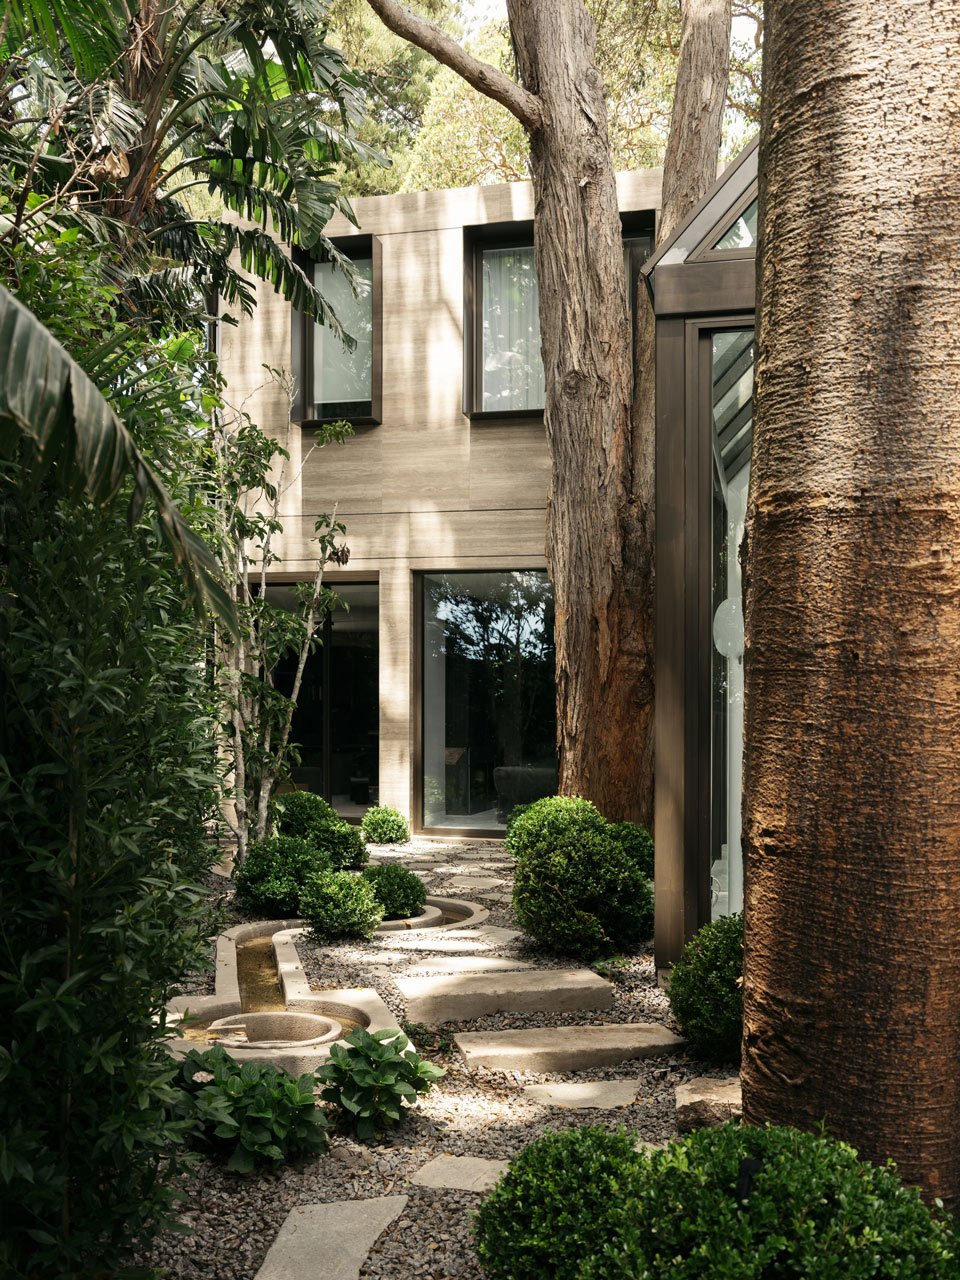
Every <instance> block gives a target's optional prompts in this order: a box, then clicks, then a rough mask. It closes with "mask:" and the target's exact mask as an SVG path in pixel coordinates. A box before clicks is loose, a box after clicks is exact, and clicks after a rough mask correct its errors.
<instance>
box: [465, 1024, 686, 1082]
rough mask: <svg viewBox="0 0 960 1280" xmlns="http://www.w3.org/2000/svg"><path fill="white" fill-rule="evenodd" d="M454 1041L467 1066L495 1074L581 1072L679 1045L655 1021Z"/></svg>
mask: <svg viewBox="0 0 960 1280" xmlns="http://www.w3.org/2000/svg"><path fill="white" fill-rule="evenodd" d="M453 1041H454V1044H455V1045H456V1046H457V1048H458V1049H459V1050H460V1052H461V1053H462V1054H463V1058H464V1061H465V1062H466V1064H467V1066H468V1067H488V1068H490V1069H492V1070H494V1071H585V1070H587V1068H589V1067H610V1066H613V1065H614V1063H617V1062H626V1061H627V1060H628V1059H632V1058H654V1057H658V1056H660V1055H662V1054H667V1053H675V1052H676V1051H677V1050H678V1049H679V1048H680V1047H681V1046H682V1044H683V1041H682V1040H681V1039H680V1037H679V1036H675V1035H674V1034H673V1032H672V1031H668V1030H667V1029H666V1027H663V1026H661V1025H660V1024H659V1023H658V1022H623V1023H613V1024H608V1025H606V1026H602V1027H589V1026H581V1027H530V1028H528V1029H525V1030H522V1031H465V1032H462V1033H461V1034H460V1035H458V1036H454V1037H453Z"/></svg>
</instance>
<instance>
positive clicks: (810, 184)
mask: <svg viewBox="0 0 960 1280" xmlns="http://www.w3.org/2000/svg"><path fill="white" fill-rule="evenodd" d="M958 65H960V13H958V10H957V7H956V5H955V4H954V3H952V0H929V3H928V4H924V5H922V6H921V5H915V4H912V3H907V2H906V0H899V2H897V0H894V2H893V3H891V4H888V5H886V6H884V8H883V10H882V12H881V13H879V14H878V11H877V6H876V5H875V4H870V3H867V0H847V3H845V4H844V5H842V6H839V7H837V6H833V7H831V8H829V10H827V9H824V8H823V7H822V6H817V5H801V4H796V3H787V0H768V4H767V6H766V47H765V51H764V71H763V105H762V125H761V149H760V175H761V176H760V184H761V185H760V224H761V229H760V246H759V263H758V270H759V281H760V283H759V297H760V299H761V300H762V305H761V310H760V313H759V330H758V358H757V389H756V400H755V408H756V438H755V442H754V452H753V471H752V475H751V489H750V501H749V512H748V526H747V539H748V558H747V569H748V572H747V590H746V634H747V642H746V766H745V792H744V852H745V859H746V958H745V984H744V1063H743V1095H744V1114H745V1118H746V1119H747V1120H748V1121H749V1122H750V1123H753V1124H759V1123H762V1122H764V1121H768V1120H769V1121H775V1122H778V1123H787V1124H793V1125H796V1126H799V1127H801V1128H811V1127H813V1126H816V1125H817V1124H819V1123H820V1122H821V1121H822V1120H824V1119H825V1120H826V1122H827V1125H828V1127H829V1130H830V1132H831V1133H832V1134H835V1135H837V1136H839V1137H842V1138H845V1139H847V1140H848V1141H850V1142H851V1143H852V1144H853V1145H854V1146H855V1147H856V1148H857V1149H858V1150H859V1152H860V1154H861V1155H862V1156H863V1157H865V1158H868V1159H871V1160H883V1159H885V1158H886V1157H888V1156H889V1157H892V1158H893V1159H894V1160H896V1161H897V1163H898V1164H899V1166H900V1169H901V1173H902V1175H903V1177H904V1179H905V1180H906V1181H907V1182H908V1183H915V1184H919V1185H920V1186H921V1188H922V1189H923V1191H924V1193H925V1195H927V1196H928V1197H933V1196H940V1197H942V1198H943V1199H944V1201H946V1202H947V1203H948V1204H950V1205H954V1206H956V1205H957V1203H958V1202H960V1143H958V1142H957V1117H958V1116H960V771H958V761H960V612H958V607H957V601H958V598H960V556H958V551H957V548H958V547H960V389H958V354H957V317H958V314H960V220H958V217H957V210H958V208H960V165H958V163H957V156H958V154H960V116H958V113H957V105H956V76H955V75H954V74H953V73H952V69H953V68H956V67H957V66H958ZM948 69H951V70H950V72H949V74H948Z"/></svg>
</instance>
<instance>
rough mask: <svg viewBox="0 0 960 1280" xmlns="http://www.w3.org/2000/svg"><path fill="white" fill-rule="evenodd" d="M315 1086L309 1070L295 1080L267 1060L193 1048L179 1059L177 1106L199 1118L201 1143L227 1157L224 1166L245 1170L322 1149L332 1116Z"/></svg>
mask: <svg viewBox="0 0 960 1280" xmlns="http://www.w3.org/2000/svg"><path fill="white" fill-rule="evenodd" d="M315 1085H316V1078H315V1077H314V1076H312V1075H305V1076H301V1077H300V1078H299V1080H295V1079H294V1078H293V1077H292V1076H290V1075H289V1074H288V1073H287V1072H286V1071H280V1070H278V1069H277V1068H276V1067H272V1066H269V1065H265V1064H261V1063H257V1062H245V1063H244V1064H243V1065H242V1066H241V1065H240V1064H239V1063H237V1062H235V1061H234V1060H233V1058H231V1057H229V1055H228V1054H227V1053H226V1052H225V1050H223V1049H221V1048H219V1047H215V1048H213V1049H208V1050H207V1051H206V1053H198V1052H197V1051H196V1050H195V1049H193V1050H191V1051H190V1053H188V1054H187V1056H186V1058H184V1061H183V1098H182V1103H181V1110H182V1111H183V1112H184V1113H185V1114H186V1115H187V1116H188V1117H190V1118H191V1119H193V1120H195V1121H196V1122H197V1124H198V1126H199V1134H200V1143H201V1145H203V1146H206V1147H208V1148H210V1149H211V1150H213V1151H214V1152H216V1153H218V1154H220V1155H226V1156H228V1157H229V1158H228V1159H227V1168H228V1169H232V1170H233V1171H234V1172H235V1173H249V1172H250V1170H251V1169H252V1168H253V1167H254V1164H256V1163H257V1162H263V1161H268V1162H271V1163H273V1164H275V1165H277V1164H281V1163H283V1162H285V1161H289V1160H293V1159H296V1158H297V1157H301V1156H313V1155H319V1154H320V1153H321V1152H323V1151H326V1149H327V1147H328V1145H329V1143H328V1141H327V1135H326V1132H325V1130H326V1129H329V1128H330V1121H329V1119H328V1118H327V1116H326V1115H325V1114H324V1112H323V1111H321V1110H320V1109H319V1108H318V1107H317V1105H316V1101H315V1099H314V1096H313V1090H314V1086H315Z"/></svg>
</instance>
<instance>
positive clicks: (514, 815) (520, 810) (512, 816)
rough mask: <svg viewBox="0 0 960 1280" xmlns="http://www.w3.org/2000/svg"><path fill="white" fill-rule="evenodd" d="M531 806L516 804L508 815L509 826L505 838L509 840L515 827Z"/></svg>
mask: <svg viewBox="0 0 960 1280" xmlns="http://www.w3.org/2000/svg"><path fill="white" fill-rule="evenodd" d="M529 808H530V806H529V805H528V804H515V805H514V806H513V808H512V809H511V810H510V812H509V814H508V815H507V828H506V830H505V831H504V833H503V835H504V839H505V840H507V841H509V839H510V836H511V833H512V832H513V828H514V827H515V826H516V825H517V823H518V822H519V821H520V819H521V818H522V817H523V815H524V814H525V813H526V812H527V810H528V809H529Z"/></svg>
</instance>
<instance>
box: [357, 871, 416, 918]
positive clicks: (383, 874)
mask: <svg viewBox="0 0 960 1280" xmlns="http://www.w3.org/2000/svg"><path fill="white" fill-rule="evenodd" d="M363 878H364V879H365V880H366V881H367V882H368V883H369V884H371V885H372V886H373V892H374V893H375V894H376V896H377V901H378V902H379V903H380V905H381V906H382V907H383V918H384V920H406V919H408V917H410V916H416V915H419V914H420V912H421V911H422V910H423V908H424V905H425V904H426V901H427V890H426V888H425V887H424V883H423V881H422V880H421V879H420V877H419V876H417V875H414V873H413V872H412V871H408V870H407V868H406V867H398V866H397V865H396V864H395V863H388V864H387V865H385V866H379V867H367V868H366V870H365V871H364V873H363Z"/></svg>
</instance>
